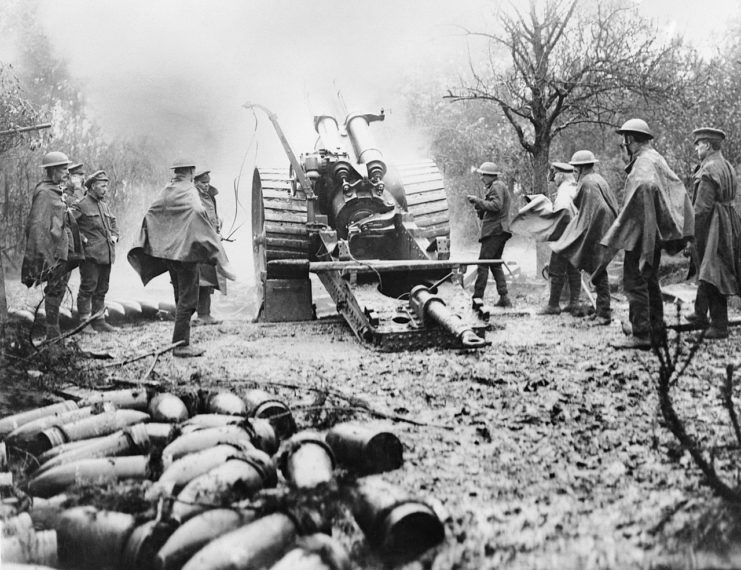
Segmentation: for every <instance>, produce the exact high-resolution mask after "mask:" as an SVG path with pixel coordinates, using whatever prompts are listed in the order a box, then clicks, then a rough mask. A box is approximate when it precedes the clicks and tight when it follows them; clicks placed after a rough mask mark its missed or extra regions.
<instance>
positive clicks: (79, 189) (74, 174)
mask: <svg viewBox="0 0 741 570" xmlns="http://www.w3.org/2000/svg"><path fill="white" fill-rule="evenodd" d="M83 166H84V165H83V164H82V163H81V162H78V163H77V164H71V165H70V166H69V179H68V180H67V183H66V184H65V188H64V194H65V199H66V200H67V204H68V205H69V206H71V205H72V204H74V203H75V202H77V201H78V200H82V198H83V196H85V190H84V188H83V184H84V183H85V169H84V168H83Z"/></svg>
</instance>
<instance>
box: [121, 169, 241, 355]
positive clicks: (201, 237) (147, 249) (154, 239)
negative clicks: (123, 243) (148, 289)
mask: <svg viewBox="0 0 741 570" xmlns="http://www.w3.org/2000/svg"><path fill="white" fill-rule="evenodd" d="M171 168H172V170H173V171H174V177H173V178H172V180H171V181H170V183H169V184H168V185H167V186H165V188H164V190H162V192H161V193H160V195H159V196H158V197H157V199H156V200H155V201H154V202H152V205H151V206H150V207H149V210H148V211H147V213H146V215H145V217H144V221H143V222H142V228H141V232H140V234H139V238H138V239H137V240H136V242H135V243H134V247H133V248H132V249H131V250H130V251H129V254H128V260H129V263H130V264H131V265H132V266H133V267H134V269H135V270H136V272H137V273H139V276H140V277H141V279H142V282H143V283H144V285H146V284H147V283H149V281H150V280H151V279H153V278H154V277H156V276H157V275H160V274H162V273H164V272H165V271H167V272H169V274H170V279H171V280H172V288H173V292H174V294H175V303H176V304H177V309H176V314H175V329H174V331H173V335H172V342H173V343H176V342H180V341H182V342H183V344H182V345H181V346H179V347H177V348H175V349H174V350H173V355H174V356H178V357H191V356H200V355H202V354H203V352H204V351H203V350H201V349H196V348H193V347H192V346H190V318H191V317H192V316H193V313H194V312H195V311H196V307H197V306H198V264H199V263H209V264H211V265H216V266H217V267H216V270H217V271H218V272H220V273H222V274H223V275H224V276H225V277H226V278H227V279H234V275H233V274H232V273H231V270H230V268H229V261H228V259H227V258H226V253H225V252H224V249H223V247H222V246H221V239H220V238H219V235H218V234H217V233H216V230H215V229H214V227H213V226H212V225H211V223H210V222H209V220H208V215H207V213H206V210H205V208H204V207H203V204H202V202H201V200H200V198H199V197H198V190H196V187H195V186H194V185H193V174H194V172H195V163H194V162H192V161H190V160H176V161H175V162H174V163H173V165H172V167H171Z"/></svg>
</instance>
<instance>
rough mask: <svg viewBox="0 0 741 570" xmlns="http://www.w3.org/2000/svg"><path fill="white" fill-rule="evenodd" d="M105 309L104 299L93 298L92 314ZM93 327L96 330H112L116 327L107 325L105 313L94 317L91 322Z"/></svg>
mask: <svg viewBox="0 0 741 570" xmlns="http://www.w3.org/2000/svg"><path fill="white" fill-rule="evenodd" d="M104 310H105V301H103V300H101V299H93V314H97V313H100V312H101V311H104ZM92 327H93V329H95V330H96V331H98V332H114V331H115V330H116V329H115V327H112V326H111V325H109V324H108V323H107V322H106V320H105V313H103V314H102V315H101V316H99V317H98V318H96V319H95V320H94V321H93V323H92Z"/></svg>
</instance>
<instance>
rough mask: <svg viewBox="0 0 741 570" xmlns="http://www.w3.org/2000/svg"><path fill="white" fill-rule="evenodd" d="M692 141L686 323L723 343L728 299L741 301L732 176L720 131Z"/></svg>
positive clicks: (740, 229)
mask: <svg viewBox="0 0 741 570" xmlns="http://www.w3.org/2000/svg"><path fill="white" fill-rule="evenodd" d="M692 135H693V138H694V144H695V151H696V152H697V157H698V158H699V159H700V161H701V164H700V166H698V168H697V170H696V171H695V176H694V192H693V195H692V203H693V205H694V212H695V241H694V243H693V244H692V247H691V248H690V250H691V253H692V260H693V265H694V267H695V268H696V271H697V280H698V287H697V297H696V298H695V310H694V312H693V313H692V314H690V315H688V317H687V320H689V321H691V322H695V323H697V324H700V325H703V326H706V327H707V326H708V325H709V328H708V330H707V331H706V333H705V338H710V339H718V338H726V337H727V336H728V301H727V297H728V296H730V295H741V218H740V217H739V215H738V213H737V212H736V210H735V208H734V207H733V201H734V199H735V197H736V186H737V181H736V172H735V170H734V168H733V166H732V165H731V164H730V163H729V162H728V161H727V160H726V159H725V158H724V157H723V154H722V152H721V146H722V144H723V141H724V140H725V138H726V135H725V133H724V132H723V131H721V130H720V129H714V128H709V127H703V128H700V129H695V130H694V131H692ZM708 313H709V315H710V319H709V320H708Z"/></svg>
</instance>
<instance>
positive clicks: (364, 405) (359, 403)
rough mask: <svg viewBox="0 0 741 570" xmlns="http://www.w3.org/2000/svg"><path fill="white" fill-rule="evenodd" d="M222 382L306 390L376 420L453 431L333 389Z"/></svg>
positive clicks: (276, 383) (451, 427)
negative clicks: (339, 400) (334, 400)
mask: <svg viewBox="0 0 741 570" xmlns="http://www.w3.org/2000/svg"><path fill="white" fill-rule="evenodd" d="M223 382H227V383H228V384H229V385H230V386H233V385H235V384H253V385H255V386H265V385H267V386H276V387H279V388H292V389H294V390H306V391H309V392H320V393H325V394H329V395H330V396H334V397H335V398H339V399H341V400H345V401H346V402H348V403H350V404H352V406H353V407H354V408H357V409H360V410H365V411H366V412H367V413H369V414H370V415H372V416H375V417H378V418H382V419H387V420H391V421H395V422H403V423H407V424H412V425H415V426H423V427H436V428H440V429H446V430H453V429H455V428H454V427H453V426H447V425H442V424H430V423H425V422H418V421H416V420H410V419H409V418H405V417H403V416H398V415H396V414H389V413H387V412H382V411H381V410H377V409H375V408H373V407H372V406H371V405H370V404H369V403H368V402H366V401H365V400H363V399H362V398H358V397H356V396H350V395H348V394H345V393H343V392H340V391H339V390H336V389H333V388H317V387H316V386H300V385H298V384H289V383H287V382H272V381H265V382H258V381H256V380H237V381H231V380H225V381H223Z"/></svg>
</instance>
